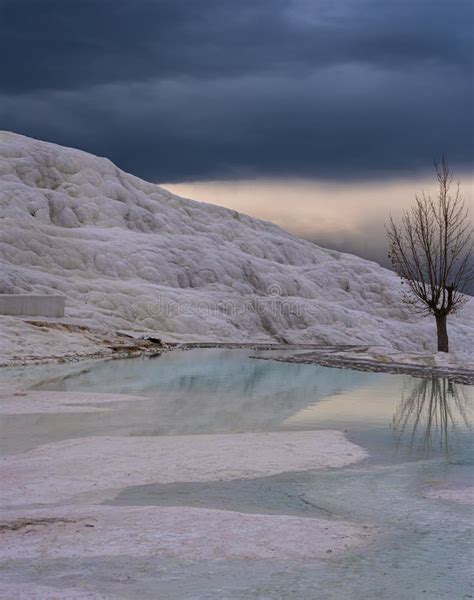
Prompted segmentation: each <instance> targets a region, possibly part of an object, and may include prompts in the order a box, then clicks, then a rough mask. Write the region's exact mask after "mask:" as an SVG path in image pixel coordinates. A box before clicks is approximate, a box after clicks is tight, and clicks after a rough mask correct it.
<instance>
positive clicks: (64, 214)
mask: <svg viewBox="0 0 474 600" xmlns="http://www.w3.org/2000/svg"><path fill="white" fill-rule="evenodd" d="M289 201H291V199H289ZM0 223H1V229H0V259H1V261H2V262H1V263H0V265H1V277H0V292H2V293H35V294H49V293H54V294H64V295H65V296H66V298H67V300H66V313H67V315H68V317H69V318H72V319H73V320H75V321H76V322H80V323H83V324H87V325H89V326H92V327H96V328H99V329H102V330H103V331H107V332H110V331H114V330H118V329H135V330H152V331H155V332H159V333H160V334H162V335H163V336H164V337H169V338H170V339H183V340H192V339H194V340H198V339H201V340H203V339H205V340H222V341H243V340H247V341H256V340H260V341H276V340H287V341H291V342H309V341H310V342H314V341H324V342H328V343H364V344H370V345H375V346H378V347H380V348H381V349H382V353H383V349H387V350H388V351H394V350H396V351H402V352H420V351H421V352H431V351H433V350H434V347H435V328H434V322H433V319H429V318H428V319H421V320H420V318H419V317H418V316H413V315H411V314H409V313H408V312H407V309H406V308H405V307H404V305H403V304H402V303H401V298H400V283H399V280H398V278H397V277H396V276H395V275H394V274H393V273H391V272H390V271H387V270H385V269H383V268H381V267H380V266H378V265H377V264H375V263H372V262H369V261H365V260H362V259H360V258H358V257H355V256H352V255H348V254H341V253H338V252H334V251H330V250H325V249H322V248H319V247H318V246H316V245H314V244H312V243H310V242H308V241H304V240H301V239H299V238H297V237H294V236H292V235H290V234H289V233H287V232H285V231H283V230H281V229H279V228H278V227H276V226H275V225H272V224H270V223H266V222H263V221H259V220H257V219H253V218H250V217H247V216H245V215H242V214H239V213H237V212H235V211H232V210H228V209H225V208H221V207H217V206H213V205H209V204H204V203H199V202H193V201H190V200H185V199H182V198H179V197H177V196H175V195H173V194H171V193H169V192H167V191H166V190H165V189H163V188H161V187H159V186H157V185H154V184H151V183H147V182H145V181H142V180H140V179H138V178H136V177H133V176H132V175H128V174H126V173H124V172H123V171H121V170H120V169H118V168H117V167H116V166H115V165H114V164H112V163H111V162H110V161H109V160H107V159H104V158H98V157H96V156H93V155H90V154H87V153H84V152H81V151H78V150H73V149H69V148H63V147H60V146H56V145H53V144H49V143H45V142H40V141H36V140H32V139H29V138H26V137H23V136H19V135H16V134H13V133H8V132H3V133H0ZM473 317H474V299H471V300H470V301H469V303H468V305H467V306H465V308H464V309H463V310H462V311H461V312H460V313H459V315H457V316H455V317H453V318H451V319H450V322H449V327H450V333H451V346H452V349H453V351H454V353H455V355H457V356H459V357H460V360H462V357H463V354H464V355H465V353H467V352H469V351H470V349H471V348H472V347H473V346H474V318H473ZM9 323H11V322H10V321H5V320H4V319H2V320H0V327H1V328H2V330H3V328H4V327H6V328H7V329H8V332H9V336H10V338H9V339H10V341H11V343H12V344H14V345H15V344H16V347H18V346H19V344H20V342H19V341H18V339H17V338H16V337H15V332H14V331H13V329H12V326H11V324H10V325H9ZM2 325H3V326H2ZM17 333H18V332H17ZM22 334H23V331H20V332H19V335H20V338H21V337H22ZM26 343H27V342H26ZM86 345H87V344H86ZM25 352H26V350H25ZM38 353H40V352H39V351H38V352H37V354H38Z"/></svg>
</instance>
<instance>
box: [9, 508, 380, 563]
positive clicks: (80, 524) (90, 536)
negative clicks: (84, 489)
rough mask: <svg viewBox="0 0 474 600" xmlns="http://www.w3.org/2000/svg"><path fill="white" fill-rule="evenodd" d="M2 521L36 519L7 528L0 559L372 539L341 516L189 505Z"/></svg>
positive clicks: (204, 552)
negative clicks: (279, 513)
mask: <svg viewBox="0 0 474 600" xmlns="http://www.w3.org/2000/svg"><path fill="white" fill-rule="evenodd" d="M0 518H1V519H2V521H4V520H5V519H7V520H6V522H7V523H13V524H14V523H15V521H17V522H18V520H20V522H21V521H23V522H24V521H25V520H26V521H31V522H32V524H31V525H29V526H26V527H23V528H19V529H17V530H13V531H9V530H6V531H4V532H2V545H1V547H0V560H1V559H4V558H9V559H13V558H21V559H23V560H24V559H27V558H35V559H38V558H42V559H46V558H49V559H54V558H80V557H91V556H108V557H111V556H121V555H124V554H126V555H128V556H131V557H132V556H133V557H134V556H148V555H153V556H155V557H158V558H160V557H176V558H180V559H184V560H252V559H272V560H301V559H310V560H311V559H315V558H326V557H327V551H328V550H330V552H331V553H332V552H337V551H340V550H343V549H344V548H347V547H349V546H351V545H353V544H355V543H361V542H363V541H367V538H368V537H369V533H372V532H373V528H371V529H368V527H365V528H363V527H362V524H361V525H354V524H351V523H348V522H344V521H336V520H327V519H322V518H314V517H313V518H311V519H309V518H305V517H297V516H290V515H266V514H246V513H240V512H234V511H228V510H216V509H206V508H195V507H189V506H171V507H117V506H114V507H111V506H107V507H101V506H94V507H86V508H84V507H61V508H51V509H46V510H44V509H43V510H35V511H26V512H25V511H22V512H21V513H19V512H7V513H0ZM48 519H49V522H48ZM35 521H37V525H35ZM42 521H43V522H42ZM55 521H56V522H55ZM0 525H1V522H0ZM91 526H92V527H91Z"/></svg>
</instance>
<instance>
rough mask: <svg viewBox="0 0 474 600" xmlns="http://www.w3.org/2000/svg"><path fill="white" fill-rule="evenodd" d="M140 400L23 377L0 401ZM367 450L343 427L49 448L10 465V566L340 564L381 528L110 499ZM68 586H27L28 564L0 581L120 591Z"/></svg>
mask: <svg viewBox="0 0 474 600" xmlns="http://www.w3.org/2000/svg"><path fill="white" fill-rule="evenodd" d="M130 399H131V398H130V397H128V396H120V395H113V394H104V395H102V394H83V393H62V392H53V393H52V392H35V391H23V390H22V389H21V387H18V386H17V387H15V385H13V384H12V383H10V384H7V383H4V384H3V385H2V386H1V387H0V406H1V407H2V412H3V413H4V414H9V415H11V414H27V413H34V412H37V414H38V415H39V416H40V415H41V414H44V413H48V412H50V411H54V412H74V411H75V412H82V411H84V409H86V408H87V407H88V405H89V404H94V406H90V407H89V408H91V409H92V408H93V409H94V410H99V411H100V410H102V408H103V409H104V410H109V408H110V409H111V410H113V406H112V404H111V403H113V402H117V401H118V402H120V401H130ZM22 403H24V404H22ZM101 404H103V407H101V406H100V405H101ZM98 407H99V408H98ZM98 418H100V412H99V413H98ZM365 456H366V452H365V451H364V450H363V449H361V448H359V447H358V446H356V445H354V444H352V443H351V442H349V441H348V440H347V439H346V438H345V436H344V435H343V434H342V433H340V432H338V431H317V432H315V431H303V432H276V433H242V434H232V435H223V434H219V435H187V436H169V437H145V438H142V437H89V438H82V439H77V440H74V439H73V440H67V441H63V442H59V443H51V444H47V445H44V446H40V447H39V448H36V449H35V450H31V451H29V452H24V453H21V454H16V455H10V456H6V457H3V458H2V459H1V460H0V479H1V481H2V490H1V495H0V496H1V505H2V508H0V537H1V544H0V560H1V562H2V563H3V564H4V565H5V564H7V563H8V564H9V565H11V564H12V561H15V560H16V561H20V562H19V564H25V561H33V562H34V564H35V568H41V565H45V566H46V565H47V564H50V561H53V560H69V561H71V560H72V561H74V560H75V559H77V560H82V559H91V558H97V559H107V560H122V559H123V557H124V556H127V557H130V558H136V557H140V558H145V559H152V560H156V561H160V560H177V561H189V563H188V564H191V563H193V564H194V563H199V562H200V561H210V562H211V563H213V562H215V561H219V562H222V561H232V560H242V561H248V560H270V561H272V560H275V561H297V562H298V561H311V560H331V558H332V557H333V556H337V555H338V553H340V552H343V551H344V550H346V549H349V548H351V547H354V546H357V545H360V544H363V543H365V542H366V541H367V540H368V539H370V537H371V536H372V535H373V534H374V529H373V528H372V527H368V526H367V525H364V524H362V523H350V522H346V521H342V520H334V519H330V520H327V519H323V518H308V517H300V516H289V515H284V514H283V515H282V514H248V513H243V512H236V511H226V510H216V509H209V508H197V507H187V506H169V507H161V506H156V507H153V506H137V507H134V506H131V507H122V506H110V505H100V504H99V503H100V502H102V501H104V500H105V499H110V498H113V497H114V496H115V495H116V494H117V493H118V492H119V491H121V490H122V489H123V488H125V487H127V486H131V485H142V484H150V483H170V482H204V481H220V480H223V481H224V480H230V479H234V480H235V479H237V480H238V479H245V478H247V479H248V478H255V477H265V476H269V475H274V474H277V473H283V472H290V471H304V470H308V469H325V468H337V467H343V466H345V465H348V464H351V463H354V462H357V461H359V460H361V459H363V458H364V457H365ZM15 569H18V571H16V570H15ZM137 576H138V575H137ZM56 584H57V585H59V586H60V587H59V588H55V587H48V586H45V585H36V584H35V582H34V581H33V582H29V583H28V582H25V581H24V579H23V577H22V571H21V566H19V567H15V566H13V567H9V569H8V570H5V575H4V579H3V580H2V581H0V599H4V600H7V599H8V600H13V599H20V600H26V599H28V600H63V599H68V600H86V599H87V600H104V599H106V598H110V597H108V596H104V595H102V594H100V593H99V592H98V591H97V593H95V591H94V589H93V585H94V584H91V583H90V582H88V590H87V591H85V590H83V589H79V588H77V587H74V588H73V587H71V586H70V584H68V582H67V581H66V579H63V578H61V577H59V578H58V579H57V580H55V585H56ZM75 585H77V584H75ZM91 586H92V587H91ZM114 600H117V597H116V598H114Z"/></svg>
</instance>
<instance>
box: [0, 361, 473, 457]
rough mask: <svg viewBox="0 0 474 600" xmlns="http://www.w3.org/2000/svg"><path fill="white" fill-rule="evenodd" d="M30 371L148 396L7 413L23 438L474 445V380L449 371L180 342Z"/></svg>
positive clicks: (430, 449) (456, 449)
mask: <svg viewBox="0 0 474 600" xmlns="http://www.w3.org/2000/svg"><path fill="white" fill-rule="evenodd" d="M17 373H18V372H17ZM25 373H28V374H29V375H30V376H31V377H41V374H42V375H43V377H48V378H49V379H48V382H46V383H45V382H43V383H42V384H41V385H39V386H38V387H39V388H40V389H50V390H63V391H84V392H92V391H93V392H115V393H124V394H133V395H138V396H144V397H145V398H144V399H143V400H136V401H133V402H127V403H118V404H116V405H114V406H115V410H112V411H106V412H101V413H95V414H93V413H82V414H78V413H76V414H67V415H65V414H62V415H35V416H34V417H32V415H15V416H10V417H5V418H4V419H2V421H3V423H4V425H6V421H8V428H7V427H5V429H6V430H7V434H6V435H7V437H8V438H9V439H10V440H12V443H13V445H14V446H16V447H19V445H20V447H21V442H20V441H19V440H20V439H21V438H22V437H25V436H27V435H28V433H29V434H30V437H29V439H30V442H31V440H36V441H37V443H45V442H46V441H53V440H58V439H67V438H69V437H80V436H86V435H172V434H178V435H179V434H193V433H226V432H227V433H232V432H244V431H278V430H288V429H301V430H307V429H329V428H332V429H339V430H343V431H345V432H346V433H347V434H348V435H349V437H350V438H351V439H353V440H354V441H355V442H357V443H359V444H360V445H362V446H364V447H366V448H368V449H369V450H372V451H374V450H376V452H375V453H374V454H375V458H376V459H377V460H383V459H390V460H392V459H393V458H394V457H397V456H398V457H403V458H407V457H408V456H412V457H415V458H421V457H426V456H429V455H434V454H438V453H441V454H444V453H447V454H449V455H450V456H451V455H453V454H456V455H459V456H461V454H462V455H465V451H466V450H468V449H469V447H470V446H471V444H470V441H471V439H470V438H471V436H470V435H469V427H470V424H471V423H472V416H473V414H472V399H473V391H472V390H473V388H470V387H468V386H460V385H454V384H450V385H448V384H447V383H446V382H445V381H443V380H433V381H432V380H422V379H415V378H411V377H407V376H397V375H389V374H381V373H364V372H358V371H351V370H347V369H331V368H327V367H321V366H318V365H301V364H300V365H298V364H291V363H283V362H275V361H267V360H254V359H251V358H249V354H248V352H247V351H240V350H193V351H187V352H170V353H166V354H164V355H162V356H161V357H156V358H142V359H124V360H116V361H107V362H100V363H89V364H81V365H77V364H76V365H60V366H55V367H48V369H47V371H43V373H42V371H41V367H35V368H30V369H29V370H26V371H24V373H23V374H25ZM10 374H12V371H11V372H10ZM15 432H16V433H15ZM8 447H10V445H9V444H8V442H7V448H8Z"/></svg>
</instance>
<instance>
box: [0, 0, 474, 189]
mask: <svg viewBox="0 0 474 600" xmlns="http://www.w3.org/2000/svg"><path fill="white" fill-rule="evenodd" d="M472 10H473V9H472V3H471V0H454V1H452V2H449V3H448V2H432V1H430V2H428V1H427V0H410V1H401V0H398V1H397V2H396V1H394V0H393V1H390V2H388V1H381V0H357V1H355V0H346V1H341V2H330V1H323V0H319V1H314V0H293V1H290V0H272V1H271V2H270V1H268V0H239V1H238V2H236V1H235V0H187V1H182V0H134V1H133V2H132V1H130V0H126V1H125V0H95V1H94V0H82V1H74V0H41V1H38V0H0V52H1V53H2V57H3V59H2V62H1V65H0V82H1V86H2V87H1V94H2V95H1V96H0V127H1V128H5V129H14V130H17V131H20V132H22V133H25V134H28V135H34V136H37V137H42V138H45V139H48V140H52V141H57V142H60V143H64V144H67V145H77V146H80V147H83V148H84V149H86V150H89V151H92V152H95V153H101V154H106V155H108V156H110V157H111V158H112V159H113V160H115V161H117V162H118V163H119V164H120V165H121V166H122V167H123V168H125V169H127V170H132V171H134V172H136V173H137V174H140V175H142V176H145V177H149V178H152V179H155V180H161V181H172V180H175V181H179V180H185V179H206V178H219V177H239V176H243V175H245V176H249V175H271V174H278V175H304V176H308V175H312V176H319V177H336V176H338V177H371V176H379V175H380V174H381V173H393V172H404V171H407V170H408V171H413V170H416V169H419V168H422V167H424V166H427V167H428V168H429V166H430V164H431V160H432V158H433V156H434V155H438V154H439V153H440V152H441V151H446V152H447V153H448V154H449V156H450V158H451V160H452V161H453V162H455V163H457V164H459V165H460V166H461V167H468V166H469V165H470V164H471V160H472V144H473V136H472V103H473V82H472V57H473V44H472V36H471V27H472Z"/></svg>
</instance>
